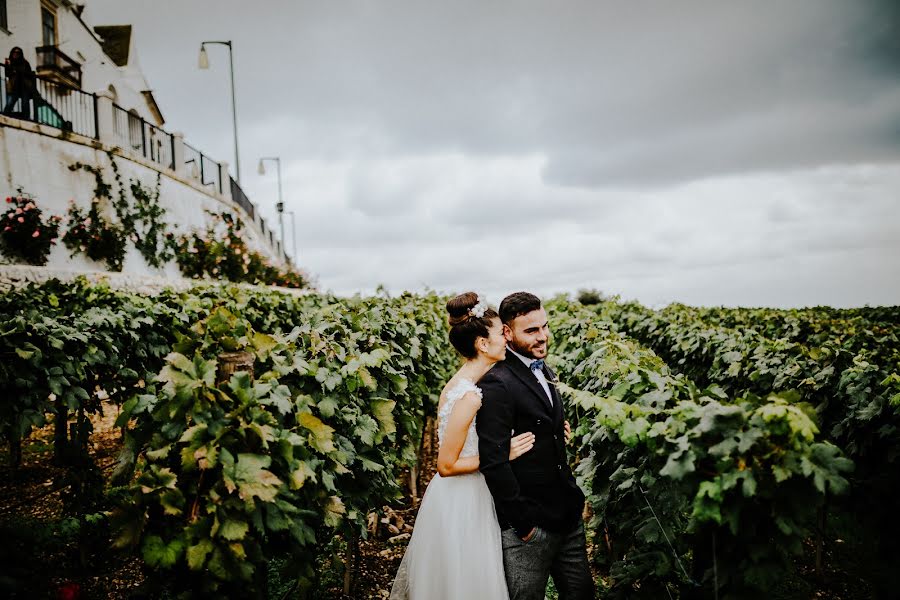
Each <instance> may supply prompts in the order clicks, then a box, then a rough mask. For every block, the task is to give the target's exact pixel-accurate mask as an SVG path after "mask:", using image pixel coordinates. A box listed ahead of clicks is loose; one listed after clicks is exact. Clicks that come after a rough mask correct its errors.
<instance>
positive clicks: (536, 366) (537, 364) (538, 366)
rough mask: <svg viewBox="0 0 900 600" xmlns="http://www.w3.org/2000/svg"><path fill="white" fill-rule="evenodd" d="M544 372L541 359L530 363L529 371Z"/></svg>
mask: <svg viewBox="0 0 900 600" xmlns="http://www.w3.org/2000/svg"><path fill="white" fill-rule="evenodd" d="M543 370H544V361H543V360H542V359H540V358H539V359H537V360H535V361H534V362H532V363H531V371H532V372H534V371H543Z"/></svg>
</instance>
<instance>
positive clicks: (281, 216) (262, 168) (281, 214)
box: [259, 156, 284, 251]
mask: <svg viewBox="0 0 900 600" xmlns="http://www.w3.org/2000/svg"><path fill="white" fill-rule="evenodd" d="M267 160H274V161H275V166H276V171H277V173H278V204H276V205H275V208H276V210H278V225H279V227H280V228H281V250H282V251H284V198H282V196H281V158H280V157H278V156H264V157H262V158H260V159H259V174H260V175H265V174H266V167H265V165H264V164H263V162H264V161H267Z"/></svg>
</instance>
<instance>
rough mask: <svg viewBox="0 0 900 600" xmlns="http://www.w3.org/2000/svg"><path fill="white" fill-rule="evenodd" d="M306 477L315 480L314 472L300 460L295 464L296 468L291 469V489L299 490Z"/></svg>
mask: <svg viewBox="0 0 900 600" xmlns="http://www.w3.org/2000/svg"><path fill="white" fill-rule="evenodd" d="M307 479H309V480H311V481H313V482H315V481H316V472H315V471H313V470H312V469H311V468H310V467H309V465H308V464H306V463H305V462H303V461H300V462H299V463H298V464H297V468H296V469H294V470H293V471H291V489H292V490H299V489H300V488H302V487H303V484H304V483H306V480H307Z"/></svg>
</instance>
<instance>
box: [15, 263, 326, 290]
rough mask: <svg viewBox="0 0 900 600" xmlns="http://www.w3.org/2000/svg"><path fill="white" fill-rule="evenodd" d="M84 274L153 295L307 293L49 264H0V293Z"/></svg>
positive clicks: (208, 280)
mask: <svg viewBox="0 0 900 600" xmlns="http://www.w3.org/2000/svg"><path fill="white" fill-rule="evenodd" d="M78 277H84V278H85V279H87V280H88V281H90V282H94V283H101V282H104V283H106V284H108V285H109V286H110V287H111V288H113V289H115V290H122V291H127V292H134V293H136V294H142V295H148V296H155V295H156V294H158V293H160V292H162V291H163V290H165V289H174V290H178V291H181V290H188V289H190V288H192V287H194V286H196V285H204V284H205V285H238V286H240V287H248V288H254V289H260V290H272V291H278V292H280V293H283V294H290V295H292V296H302V295H305V294H308V293H311V292H310V291H309V290H298V289H294V288H282V287H275V286H270V287H265V286H258V285H252V284H247V283H239V284H236V283H231V282H227V281H220V280H213V279H200V280H198V279H186V278H184V277H171V278H170V277H157V276H153V275H136V274H133V273H109V272H107V271H78V270H72V269H53V268H49V267H32V266H26V265H0V294H2V293H3V292H6V291H8V290H11V289H14V288H19V287H25V286H27V285H28V284H29V283H37V284H40V283H44V282H46V281H50V280H51V279H58V280H60V281H63V282H67V281H72V280H74V279H76V278H78Z"/></svg>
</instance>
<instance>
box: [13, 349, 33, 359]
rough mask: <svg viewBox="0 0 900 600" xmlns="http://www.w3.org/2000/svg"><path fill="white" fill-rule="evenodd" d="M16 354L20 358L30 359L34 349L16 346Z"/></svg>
mask: <svg viewBox="0 0 900 600" xmlns="http://www.w3.org/2000/svg"><path fill="white" fill-rule="evenodd" d="M16 354H18V355H19V358H21V359H22V360H31V357H32V356H34V351H29V350H23V349H21V348H16Z"/></svg>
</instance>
